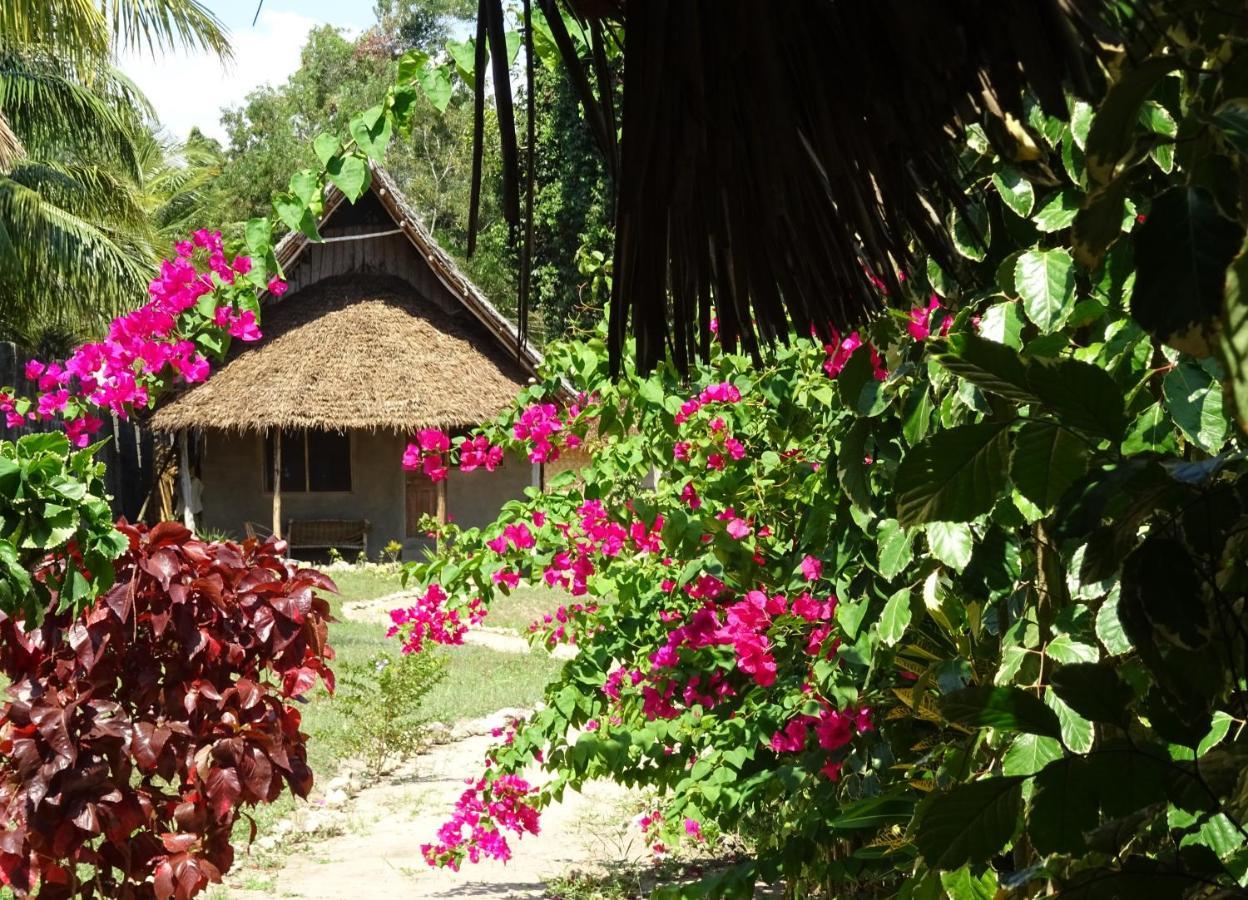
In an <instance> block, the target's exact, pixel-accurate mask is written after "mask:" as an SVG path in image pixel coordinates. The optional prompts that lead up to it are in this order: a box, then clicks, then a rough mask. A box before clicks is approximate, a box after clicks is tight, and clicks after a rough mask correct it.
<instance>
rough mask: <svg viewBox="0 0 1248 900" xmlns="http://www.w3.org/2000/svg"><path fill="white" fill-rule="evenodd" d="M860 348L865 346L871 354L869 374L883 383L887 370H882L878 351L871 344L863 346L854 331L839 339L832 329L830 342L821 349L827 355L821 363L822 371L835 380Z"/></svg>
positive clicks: (838, 335) (835, 331) (886, 376)
mask: <svg viewBox="0 0 1248 900" xmlns="http://www.w3.org/2000/svg"><path fill="white" fill-rule="evenodd" d="M862 346H866V348H867V350H868V351H869V352H870V354H871V373H872V375H873V376H874V377H875V380H876V381H884V380H885V379H886V378H888V370H887V369H885V368H884V360H883V359H882V358H881V356H880V351H879V350H877V349H875V347H873V346H871V344H864V342H863V340H862V338H861V337H859V336H858V332H856V331H852V332H850V333H849V334H848V335H846V336H845V337H841V335H840V332H838V331H837V330H836V329H832V342H831V343H830V344H826V345H825V346H824V348H823V349H824V352H826V353H827V354H828V358H827V359H826V360H824V363H823V371H825V372H827V373H828V377H829V378H836V377H837V376H838V375H840V374H841V371H842V370H843V369H844V368H845V366H846V365H847V364H848V363H849V359H850V357H851V356H853V355H854V351H855V350H857V349H858V348H859V347H862Z"/></svg>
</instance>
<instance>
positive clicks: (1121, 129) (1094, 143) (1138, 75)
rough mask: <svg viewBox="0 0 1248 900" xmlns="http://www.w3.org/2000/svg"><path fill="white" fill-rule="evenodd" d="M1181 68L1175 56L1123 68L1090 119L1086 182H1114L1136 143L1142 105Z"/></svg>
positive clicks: (1085, 147)
mask: <svg viewBox="0 0 1248 900" xmlns="http://www.w3.org/2000/svg"><path fill="white" fill-rule="evenodd" d="M1180 65H1182V59H1181V58H1180V57H1179V56H1178V55H1177V54H1176V55H1169V56H1155V57H1152V58H1151V59H1146V60H1144V61H1143V62H1142V63H1139V64H1138V65H1135V66H1131V67H1129V68H1127V69H1125V70H1124V74H1123V75H1122V77H1120V78H1119V79H1118V80H1117V81H1116V82H1115V83H1114V84H1113V85H1111V86H1110V89H1109V91H1107V92H1106V94H1105V98H1104V99H1103V100H1102V101H1101V104H1100V107H1099V108H1098V109H1097V111H1096V115H1095V116H1094V117H1093V119H1092V127H1091V128H1090V129H1089V130H1088V139H1087V143H1086V144H1085V145H1084V149H1085V151H1086V154H1087V167H1088V177H1089V180H1091V181H1094V182H1097V183H1100V184H1106V183H1108V182H1109V181H1110V180H1111V179H1113V177H1114V175H1115V174H1116V170H1117V168H1118V163H1119V162H1120V161H1122V159H1123V157H1125V156H1126V155H1127V154H1128V152H1129V151H1130V150H1131V147H1132V145H1133V144H1134V142H1135V139H1136V134H1137V132H1138V131H1139V112H1140V107H1141V105H1142V104H1143V103H1144V101H1145V99H1147V97H1148V95H1149V94H1151V93H1152V91H1153V88H1154V87H1156V85H1157V82H1158V81H1160V80H1161V79H1162V77H1164V76H1165V75H1166V74H1167V73H1169V72H1172V71H1174V70H1175V69H1177V68H1178V67H1179V66H1180Z"/></svg>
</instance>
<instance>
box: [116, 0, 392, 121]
mask: <svg viewBox="0 0 1248 900" xmlns="http://www.w3.org/2000/svg"><path fill="white" fill-rule="evenodd" d="M257 2H258V0H204V5H205V6H207V7H208V8H209V9H211V10H212V11H213V12H214V13H216V14H217V17H218V18H220V19H221V21H222V22H224V23H225V26H226V27H227V28H228V29H229V30H230V36H231V42H232V44H233V46H234V60H233V62H232V63H227V64H222V63H221V62H220V61H219V60H218V59H216V58H215V57H212V56H210V55H208V54H191V53H187V52H185V51H177V52H173V53H167V54H165V55H163V56H160V57H157V58H156V59H153V58H152V57H151V56H149V55H138V54H130V55H126V56H123V57H122V58H121V59H120V60H119V64H120V65H121V68H122V70H123V71H124V72H126V74H128V75H129V76H130V77H131V78H133V79H134V80H135V82H136V83H137V84H138V86H139V88H140V89H141V90H142V91H143V92H144V93H145V94H146V95H147V97H148V99H149V100H151V102H152V105H153V106H155V108H156V113H157V115H158V116H159V118H160V120H161V122H162V123H163V124H164V126H165V128H166V130H167V131H169V133H170V134H172V135H174V136H175V137H179V138H183V137H185V136H186V134H187V133H188V132H189V131H190V130H191V127H192V126H195V125H198V126H199V127H200V129H201V130H203V131H204V132H206V133H208V134H210V135H212V136H213V137H216V138H220V139H224V137H225V133H224V131H223V130H222V128H221V124H220V115H219V114H220V109H221V108H222V107H228V106H236V105H238V104H239V103H241V102H242V100H243V98H244V97H246V95H247V94H248V93H249V92H250V91H252V90H254V89H255V88H257V87H259V86H261V85H264V84H280V83H281V82H283V81H285V80H286V78H287V77H288V76H289V75H290V74H291V73H292V72H294V71H295V69H296V68H298V66H299V50H300V48H301V47H302V46H303V44H304V41H305V39H306V38H307V35H308V32H309V31H310V30H311V29H312V28H314V27H315V26H317V25H319V24H323V23H326V24H330V25H334V26H337V27H340V28H344V29H346V30H347V31H348V32H350V33H358V32H360V31H362V30H364V29H365V28H367V27H368V26H369V25H370V24H372V22H373V4H372V0H264V6H263V8H262V9H261V12H260V18H259V20H258V21H257V22H256V24H255V25H254V26H253V25H252V18H253V16H255V14H256V5H257Z"/></svg>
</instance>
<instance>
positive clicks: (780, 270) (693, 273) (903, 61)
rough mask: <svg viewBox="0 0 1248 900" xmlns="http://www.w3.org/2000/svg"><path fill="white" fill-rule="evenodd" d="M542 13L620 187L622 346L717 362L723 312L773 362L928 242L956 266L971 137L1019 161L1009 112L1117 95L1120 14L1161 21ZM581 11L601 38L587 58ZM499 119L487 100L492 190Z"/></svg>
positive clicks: (982, 13) (1021, 7) (514, 169)
mask: <svg viewBox="0 0 1248 900" xmlns="http://www.w3.org/2000/svg"><path fill="white" fill-rule="evenodd" d="M537 5H538V6H539V7H540V9H541V10H542V11H543V13H544V14H545V19H546V22H547V24H548V26H549V28H550V29H551V32H552V36H553V38H554V40H555V43H556V45H557V46H558V48H559V50H560V53H561V55H562V56H563V58H564V62H565V69H566V71H567V73H568V75H569V77H570V79H571V82H572V86H573V88H574V89H575V90H576V92H577V94H578V95H579V96H580V98H581V101H582V104H583V106H584V107H585V110H586V123H587V126H588V127H589V129H590V131H591V133H592V134H593V135H594V136H595V138H596V139H597V141H598V143H599V144H600V145H601V146H602V149H603V152H604V156H605V158H606V160H607V165H608V170H609V171H611V172H612V173H613V174H614V175H615V177H616V190H617V196H616V204H615V223H616V243H615V257H614V258H615V268H614V273H615V277H614V280H613V284H612V296H611V322H610V332H609V338H610V349H611V354H612V362H613V365H615V366H618V365H619V362H620V359H621V355H622V352H623V346H624V342H625V339H626V338H627V337H628V336H629V334H630V333H631V334H632V336H634V337H635V338H636V340H637V360H638V364H639V365H640V366H641V367H642V368H649V367H650V366H652V365H654V364H655V363H656V362H657V361H658V360H659V359H662V358H663V357H664V356H668V355H670V356H672V357H673V358H674V359H675V361H676V363H677V365H678V366H680V367H681V368H684V367H686V366H687V365H688V362H689V359H690V357H691V356H692V355H694V354H695V352H698V351H701V352H702V353H703V354H705V353H706V352H707V349H708V345H709V342H710V340H711V329H710V320H711V318H712V316H717V317H718V319H719V329H718V339H719V340H720V341H722V342H725V343H727V344H728V345H730V346H737V345H741V346H744V347H745V348H746V349H747V350H749V351H751V352H754V353H757V349H758V347H759V346H760V345H761V344H767V343H771V342H774V341H776V340H783V339H785V336H786V335H787V334H788V333H789V332H790V331H796V333H798V334H806V333H809V331H810V328H811V327H812V326H813V327H814V328H816V329H817V330H818V331H819V332H820V333H821V334H823V335H825V336H826V334H827V332H828V328H829V326H835V327H837V328H841V329H846V328H851V327H854V326H856V325H859V324H861V323H862V322H863V321H864V320H865V319H867V318H869V317H870V316H871V315H872V314H873V313H874V312H875V311H877V310H878V309H879V308H880V307H881V306H882V305H883V302H884V300H883V297H882V296H881V292H880V291H877V290H876V289H875V288H873V287H872V283H871V282H872V279H873V278H878V279H881V280H882V281H883V282H885V284H886V285H887V286H888V287H889V288H890V289H891V295H892V296H893V297H898V296H899V295H900V294H901V291H900V290H899V286H898V279H897V277H896V273H897V272H898V270H909V271H910V272H913V271H914V268H913V266H914V265H915V263H916V260H915V259H914V255H913V253H912V252H911V247H912V246H916V245H917V246H918V247H919V248H921V249H922V250H924V251H926V252H927V253H929V254H931V255H933V256H934V257H935V258H936V259H937V260H939V261H941V262H942V263H943V264H944V265H945V266H946V267H947V268H952V262H953V259H954V254H953V252H952V248H951V246H950V242H949V239H948V236H947V232H946V227H945V225H944V221H945V217H946V216H947V215H948V213H949V212H950V211H951V210H952V209H955V208H958V207H960V206H964V205H965V203H966V200H965V198H964V197H963V193H962V187H961V182H960V180H959V179H958V177H957V174H958V172H957V157H956V151H957V149H958V146H959V142H960V141H961V136H962V134H963V130H964V128H965V127H966V126H967V125H969V124H971V123H973V122H982V123H983V124H984V127H985V128H986V129H987V131H988V134H989V137H990V139H993V140H994V141H995V142H997V143H999V144H1001V145H1003V147H1005V148H1006V149H1007V151H1008V145H1009V144H1010V142H1011V138H1010V132H1009V129H1008V128H1007V127H1006V123H1007V121H1010V120H1011V119H1012V120H1013V121H1014V122H1026V115H1025V114H1024V111H1023V96H1024V95H1025V94H1030V95H1032V96H1034V97H1036V98H1037V99H1038V101H1039V102H1040V104H1041V105H1042V106H1043V108H1044V110H1045V111H1046V112H1048V113H1049V114H1051V115H1054V116H1058V117H1060V118H1065V117H1066V116H1067V115H1068V108H1067V105H1066V99H1065V93H1064V91H1065V90H1068V89H1069V90H1073V91H1074V92H1076V93H1077V94H1081V95H1084V96H1088V97H1091V96H1094V95H1095V94H1096V93H1097V92H1098V90H1099V89H1100V87H1101V84H1102V81H1103V79H1102V78H1101V70H1100V68H1099V64H1098V56H1100V55H1102V54H1104V53H1105V52H1106V47H1107V44H1108V43H1109V42H1110V41H1112V40H1115V39H1116V38H1117V29H1118V26H1120V25H1121V24H1122V22H1121V21H1120V20H1119V16H1121V15H1126V18H1127V20H1128V21H1134V22H1135V23H1136V25H1137V26H1138V25H1140V23H1143V22H1144V21H1145V20H1144V17H1143V16H1142V15H1137V16H1135V18H1134V19H1133V20H1132V19H1131V17H1130V15H1127V14H1124V10H1128V11H1129V10H1130V8H1131V7H1132V6H1134V5H1135V3H1134V2H1133V0H993V2H983V0H946V2H941V3H934V2H926V3H925V2H917V0H872V2H863V0H810V2H806V3H801V4H790V3H779V2H774V0H772V2H766V0H763V2H760V0H699V2H686V3H650V2H637V3H633V2H624V0H538V2H537ZM530 8H531V5H530V4H525V10H526V12H525V15H528V10H529V9H530ZM565 9H566V10H567V11H568V12H569V13H571V16H572V19H574V20H576V22H577V23H578V24H579V26H580V27H581V28H582V29H583V30H584V31H585V32H587V33H590V34H592V35H593V40H592V41H591V42H590V48H589V50H588V52H586V50H585V49H584V44H583V43H582V42H578V41H575V40H573V39H572V38H571V37H570V36H569V34H568V31H567V29H566V28H565V21H564V18H563V15H562V13H563V11H564V10H565ZM507 27H508V25H507V21H506V18H505V16H504V15H503V3H502V0H479V8H478V27H477V56H476V102H477V105H478V107H481V106H482V105H483V104H484V103H485V102H486V99H485V92H484V89H483V87H482V86H483V84H484V81H485V69H486V66H487V65H489V64H490V63H493V64H494V65H495V66H496V68H495V73H494V76H495V77H494V85H495V90H494V103H495V104H496V106H497V111H498V114H497V116H496V121H497V123H498V126H499V129H500V132H501V140H502V157H503V176H504V181H505V184H504V191H503V200H504V203H503V211H504V214H505V215H506V217H507V219H508V221H509V222H511V223H512V224H513V226H516V227H518V228H520V229H521V230H523V231H524V233H525V240H524V242H523V244H522V246H521V269H522V271H521V278H520V283H521V290H522V291H523V289H524V285H525V283H526V279H525V274H524V269H525V267H526V265H527V264H528V261H529V259H530V253H529V251H530V248H531V239H530V235H531V229H532V221H531V218H532V217H531V215H529V216H522V214H521V209H522V206H523V207H526V208H528V209H531V204H529V203H527V202H526V203H522V202H521V197H520V194H521V187H522V186H523V187H524V188H525V189H527V191H528V192H530V193H531V191H532V189H533V183H534V180H533V175H532V171H531V169H530V171H527V172H524V173H522V172H521V165H522V160H523V159H524V157H525V154H521V153H520V152H519V151H518V139H517V128H516V125H515V119H516V116H515V115H514V111H513V108H512V92H511V90H510V81H509V79H508V77H507V75H506V68H505V62H504V63H502V66H503V68H502V70H501V71H499V69H498V68H497V67H498V66H499V65H500V55H499V53H498V48H500V47H502V46H503V45H504V37H505V35H504V31H505V30H506V28H507ZM525 33H526V35H531V33H532V29H531V28H526V29H525ZM487 37H488V43H489V46H490V47H491V56H490V58H489V59H487V57H486V54H485V52H484V47H485V45H486V38H487ZM617 40H618V41H621V42H622V44H623V77H622V78H621V79H620V82H621V83H622V89H621V90H618V91H617V90H616V89H615V87H614V85H613V81H614V74H613V73H614V71H616V63H614V62H613V61H612V60H610V59H609V56H610V55H611V54H610V49H609V48H611V47H612V45H613V44H614V43H615V41H617ZM528 57H529V58H531V57H532V53H531V52H530V53H529V54H528ZM585 57H588V59H586V58H585ZM529 75H530V81H531V79H532V70H531V66H530V71H529ZM532 96H533V91H532V90H531V89H530V90H529V91H528V93H527V97H528V103H527V109H526V110H525V112H527V115H528V117H529V119H530V121H531V118H532V115H533V104H532V101H531V98H532ZM616 96H622V101H621V102H620V104H619V106H620V108H619V109H616V108H615V104H614V103H613V98H614V97H616ZM483 121H484V119H483V117H482V116H481V115H480V113H479V112H478V116H477V119H476V131H477V134H476V140H475V160H474V161H475V162H476V165H475V168H474V181H475V180H479V178H480V170H481V166H480V147H481V130H482V128H483ZM617 122H622V123H623V126H622V129H621V130H620V133H621V135H622V137H621V138H620V139H619V141H618V142H617V140H616V133H617V125H616V123H617ZM1024 127H1025V126H1024ZM527 131H528V135H529V143H531V142H532V134H533V128H532V125H531V124H530V125H529V127H528V129H527ZM1006 155H1008V152H1007V153H1006ZM527 158H528V162H529V165H530V166H532V165H533V154H532V153H529V154H527ZM477 197H479V192H474V198H477ZM470 246H471V244H470ZM524 308H525V307H524V298H523V297H521V306H520V309H521V311H522V313H523V310H524Z"/></svg>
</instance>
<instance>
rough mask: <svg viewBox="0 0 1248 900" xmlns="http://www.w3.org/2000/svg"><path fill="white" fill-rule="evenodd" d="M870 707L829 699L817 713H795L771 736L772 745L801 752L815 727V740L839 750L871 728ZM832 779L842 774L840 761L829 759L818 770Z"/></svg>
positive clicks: (831, 749)
mask: <svg viewBox="0 0 1248 900" xmlns="http://www.w3.org/2000/svg"><path fill="white" fill-rule="evenodd" d="M872 727H873V726H872V724H871V710H870V709H867V708H866V707H862V708H860V709H847V710H838V709H835V708H833V707H832V705H831V704H830V703H828V702H827V701H826V700H825V701H822V702H821V704H820V709H819V714H818V715H817V716H807V715H796V716H794V717H793V718H792V719H790V720H789V721H788V723H787V724H786V725H785V726H784V728H782V729H780V730H779V731H777V732H776V733H775V734H773V735H772V736H771V743H770V746H771V749H772V750H774V751H775V752H776V753H801V752H803V751H805V749H806V747H807V745H808V744H809V736H810V733H811V732H812V731H813V732H814V736H815V740H816V742H817V743H818V744H819V746H820V747H821V748H822V749H824V750H826V751H829V752H831V751H833V750H839V749H840V748H841V747H844V746H845V745H846V744H848V743H849V742H850V741H852V740H853V739H854V735H856V734H863V733H865V732H868V731H870V730H871V729H872ZM819 771H820V772H821V773H822V774H823V775H825V776H827V777H828V778H829V779H831V780H832V781H836V780H837V779H838V778H840V777H841V763H840V762H839V761H832V760H829V761H828V762H826V763H825V764H824V765H823V767H822V768H821V769H820V770H819Z"/></svg>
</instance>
